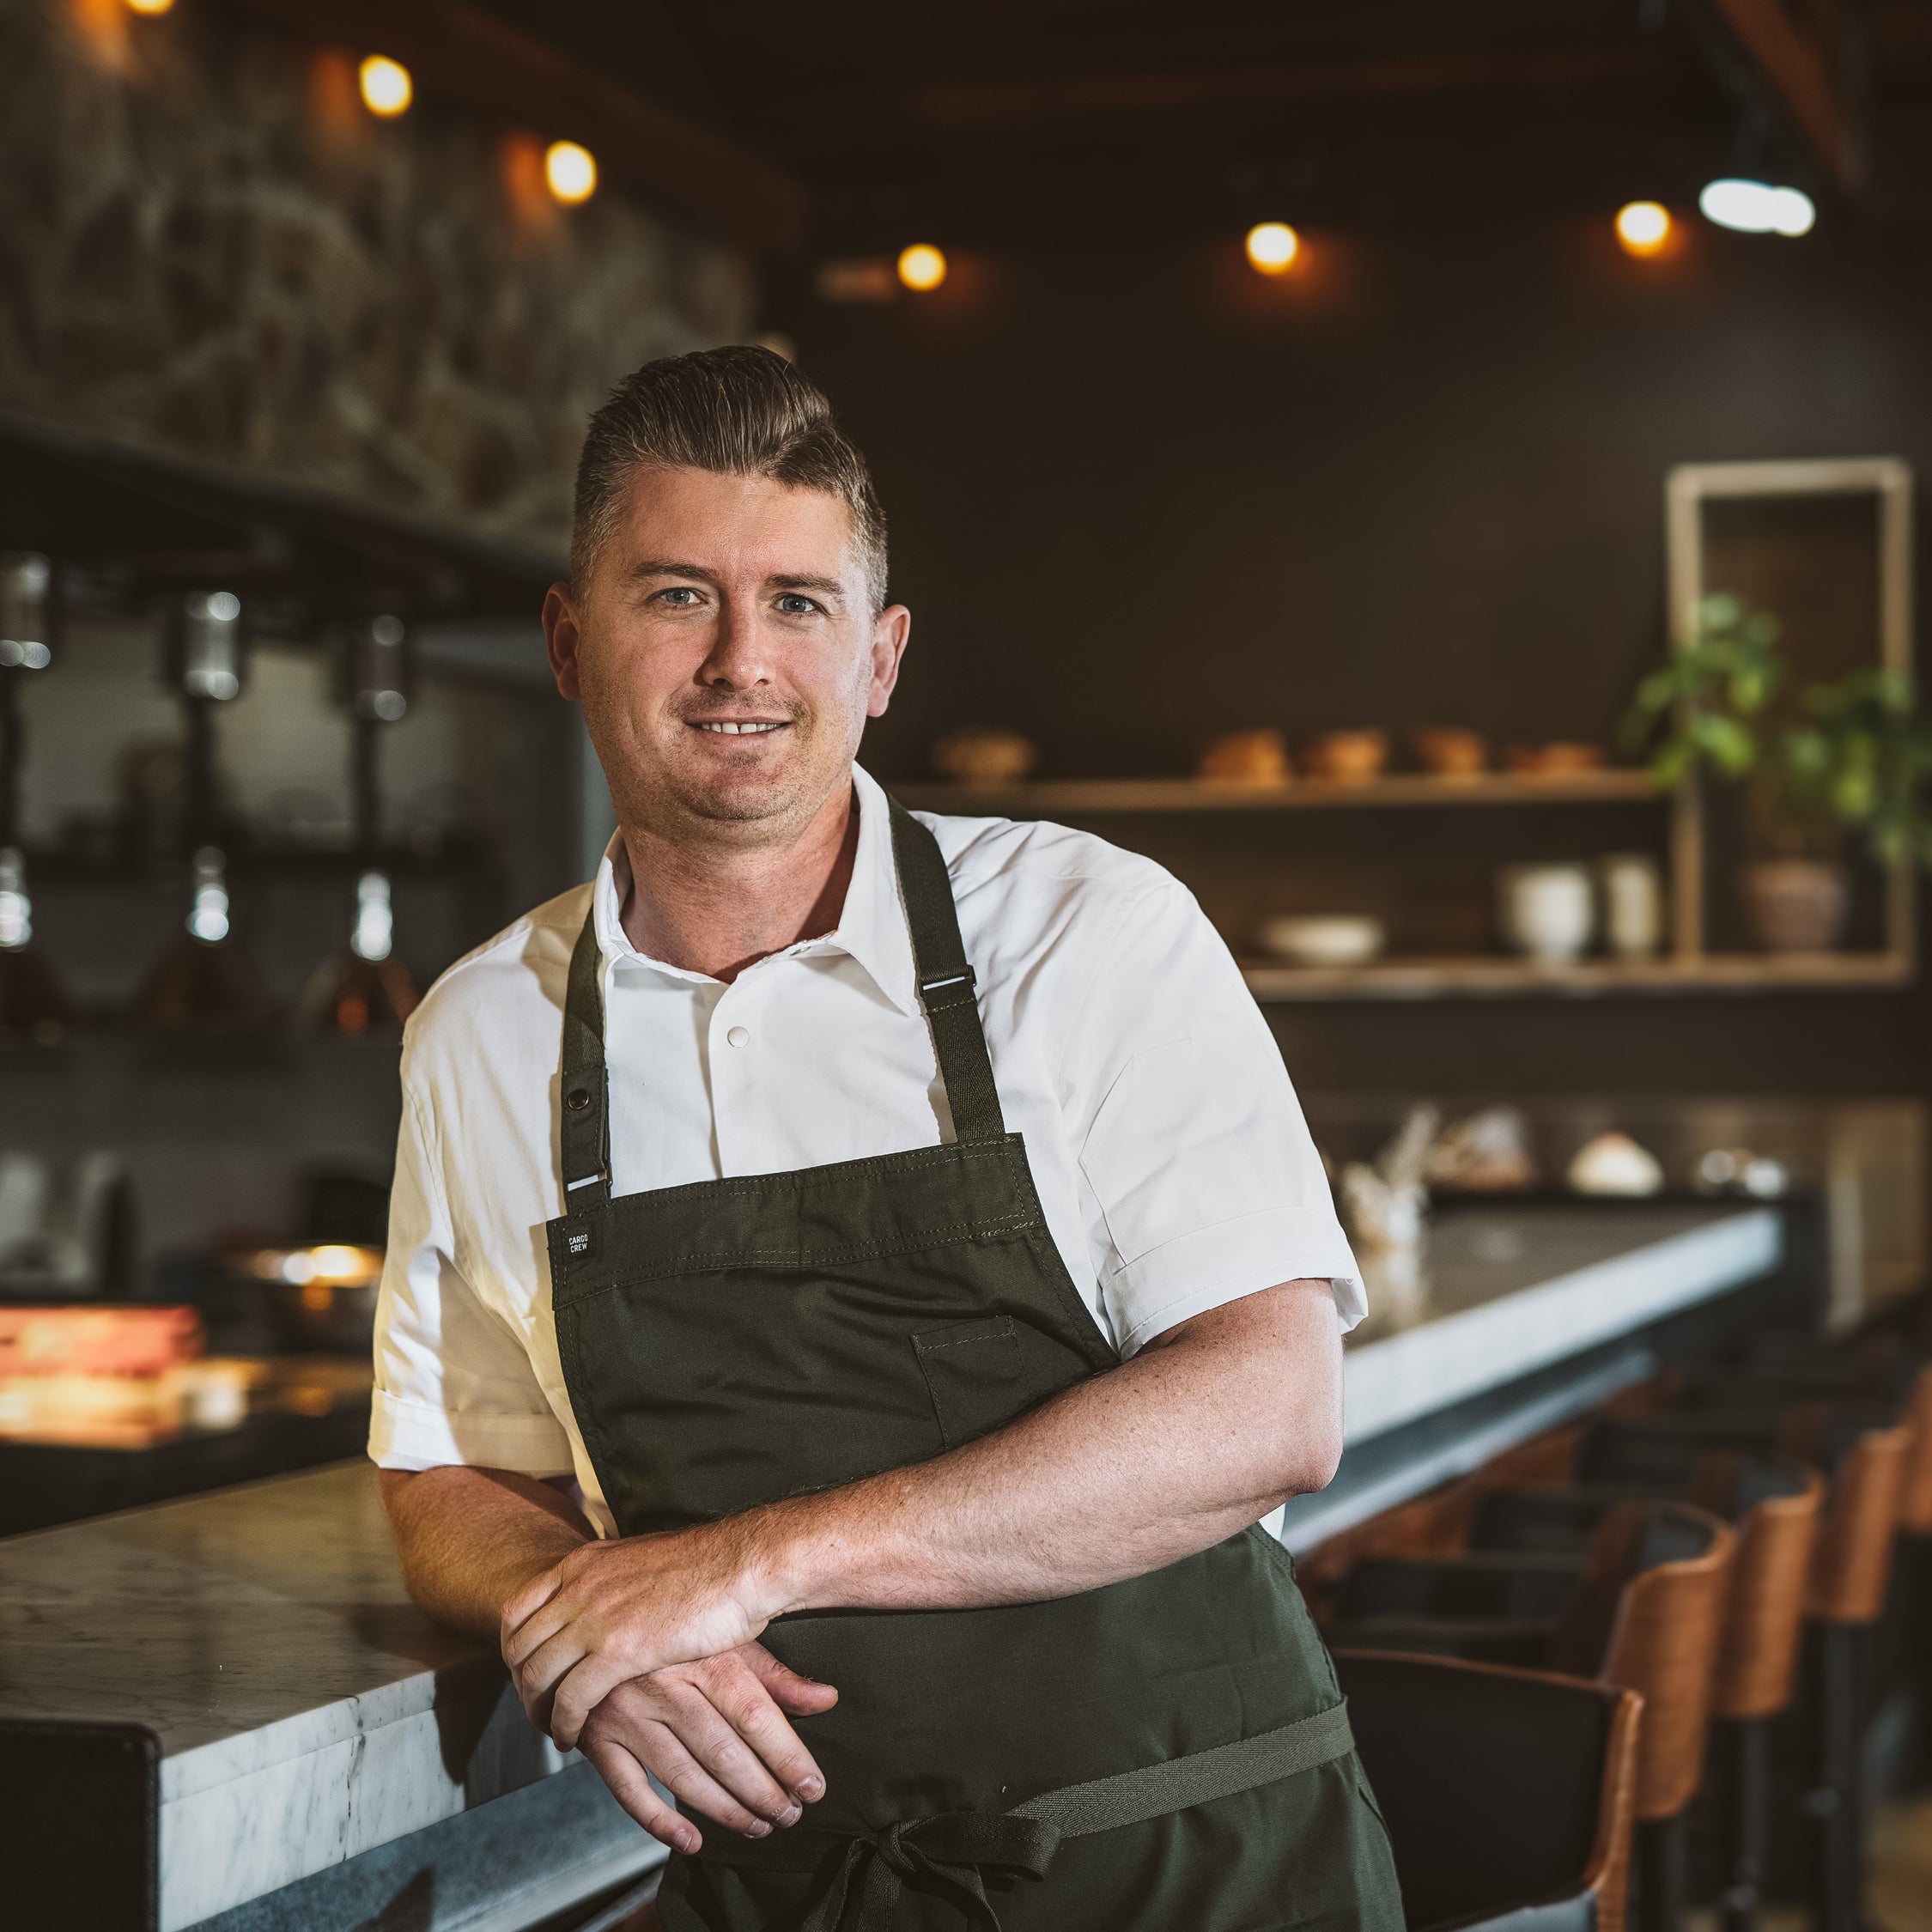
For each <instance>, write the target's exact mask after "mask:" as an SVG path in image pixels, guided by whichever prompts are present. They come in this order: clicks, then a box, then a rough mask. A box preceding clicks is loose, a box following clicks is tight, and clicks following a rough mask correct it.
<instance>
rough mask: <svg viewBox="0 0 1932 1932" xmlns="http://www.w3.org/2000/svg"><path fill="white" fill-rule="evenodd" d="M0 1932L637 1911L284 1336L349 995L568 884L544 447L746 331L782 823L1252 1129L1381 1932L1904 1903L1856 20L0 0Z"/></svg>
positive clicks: (1923, 83)
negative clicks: (1295, 1301) (959, 892)
mask: <svg viewBox="0 0 1932 1932" xmlns="http://www.w3.org/2000/svg"><path fill="white" fill-rule="evenodd" d="M0 155H3V157H4V163H3V165H0V264H3V266H0V1820H6V1822H5V1823H4V1824H0V1844H4V1845H5V1846H6V1848H7V1849H6V1853H5V1858H4V1869H5V1874H6V1875H5V1877H4V1878H3V1879H0V1888H3V1891H0V1921H3V1922H4V1923H8V1924H9V1925H16V1924H17V1925H19V1926H20V1927H21V1928H22V1932H28V1929H32V1932H39V1929H41V1928H46V1929H48V1932H53V1929H56V1928H58V1929H60V1932H95V1929H100V1932H124V1929H126V1932H185V1929H187V1928H191V1927H192V1928H197V1929H199V1932H280V1929H285V1928H286V1929H294V1928H302V1929H304V1932H458V1929H462V1932H483V1929H488V1932H538V1929H539V1928H541V1929H543V1932H615V1929H617V1928H618V1927H633V1926H639V1925H641V1924H643V1923H647V1920H646V1919H645V1918H643V1917H641V1916H640V1915H641V1913H644V1912H647V1911H648V1910H649V1906H648V1900H649V1898H650V1895H651V1890H652V1887H653V1885H654V1884H655V1882H656V1877H657V1873H658V1870H659V1864H660V1863H661V1860H662V1857H663V1852H662V1850H661V1848H660V1847H659V1846H658V1845H657V1844H655V1842H654V1841H653V1840H652V1839H651V1838H648V1837H647V1835H646V1834H645V1833H644V1832H642V1831H641V1829H639V1827H638V1826H635V1824H633V1823H632V1822H631V1821H630V1820H629V1819H628V1818H627V1817H626V1816H625V1815H624V1814H623V1812H622V1811H621V1810H619V1809H618V1807H617V1805H616V1804H615V1802H614V1801H612V1800H611V1798H610V1797H609V1795H608V1794H606V1793H605V1791H604V1789H603V1787H602V1786H601V1785H600V1784H599V1783H598V1781H597V1779H596V1777H594V1775H593V1774H592V1772H591V1771H590V1769H589V1767H588V1765H586V1764H585V1763H584V1762H583V1761H582V1760H581V1759H579V1758H577V1757H575V1756H574V1755H561V1754H559V1753H558V1752H557V1751H556V1749H555V1747H553V1746H552V1745H551V1744H550V1741H549V1740H548V1739H547V1738H544V1737H543V1736H541V1735H539V1734H538V1733H537V1732H535V1731H533V1730H532V1729H531V1728H529V1727H528V1726H527V1725H526V1723H525V1722H524V1720H523V1717H522V1714H521V1711H520V1710H519V1707H518V1705H517V1702H516V1699H515V1698H514V1697H513V1695H511V1694H510V1692H509V1691H508V1689H507V1686H506V1682H505V1678H504V1673H503V1670H502V1667H501V1663H500V1662H498V1661H497V1660H496V1659H495V1657H494V1656H490V1655H486V1654H485V1653H484V1652H483V1650H482V1649H479V1648H478V1647H477V1645H475V1644H473V1643H470V1642H469V1641H467V1640H466V1639H464V1638H461V1637H457V1636H455V1635H453V1634H452V1633H450V1632H448V1631H444V1630H441V1629H440V1628H439V1627H438V1626H437V1625H434V1624H433V1623H432V1622H431V1621H430V1620H429V1619H428V1618H426V1617H425V1616H423V1615H422V1613H420V1612H419V1611H417V1610H416V1609H415V1608H413V1607H411V1605H410V1602H409V1600H408V1598H407V1595H406V1594H405V1592H404V1588H403V1584H402V1581H401V1577H400V1573H399V1571H398V1568H397V1564H396V1558H395V1556H394V1553H393V1552H392V1547H391V1544H390V1540H389V1533H388V1529H387V1527H386V1522H385V1520H384V1518H383V1516H382V1513H381V1510H380V1505H379V1504H378V1503H377V1501H376V1499H375V1492H374V1472H373V1471H372V1470H371V1469H370V1467H369V1466H368V1462H367V1460H366V1458H365V1456H364V1448H365V1443H366V1440H367V1437H368V1421H369V1407H370V1390H371V1385H372V1371H371V1366H370V1338H371V1332H372V1323H373V1321H374V1305H375V1297H376V1291H377V1285H378V1284H379V1282H380V1277H381V1272H382V1267H383V1260H384V1245H385V1242H386V1229H387V1202H388V1190H389V1180H390V1173H391V1167H392V1160H393V1157H394V1151H395V1144H396V1137H397V1132H398V1120H399V1114H400V1103H399V1097H398V1054H399V1049H400V1040H401V1032H402V1026H403V1024H404V1021H405V1020H406V1019H407V1018H408V1016H409V1014H410V1012H411V1011H412V1010H413V1009H414V1007H415V1005H416V1003H417V1001H418V1000H419V999H421V997H422V993H424V992H425V990H426V989H427V988H428V987H429V986H430V985H431V983H432V982H433V981H434V980H435V978H436V977H437V975H439V974H440V973H441V972H442V971H443V970H444V969H446V968H447V967H448V966H449V965H450V964H451V963H453V962H454V961H456V960H457V959H459V957H462V956H463V955H464V954H465V952H467V951H469V950H470V949H471V948H472V947H474V946H476V945H478V944H480V943H481V942H482V941H483V940H484V939H487V938H489V936H490V935H491V934H492V933H495V932H497V931H498V930H499V929H501V927H504V926H505V925H506V924H507V923H508V922H509V921H510V920H512V919H513V918H514V917H516V916H517V915H518V914H519V913H520V912H522V911H523V910H524V909H525V908H528V907H531V906H532V905H534V904H537V903H538V902H541V901H544V900H546V899H548V898H550V897H551V896H555V895H556V894H558V893H561V892H563V891H566V890H569V889H570V888H572V887H573V886H575V885H577V884H580V882H581V881H583V880H584V879H586V878H589V877H590V876H591V874H592V872H593V871H594V870H595V868H596V866H597V864H598V859H599V857H600V855H601V854H602V853H603V852H604V850H605V847H606V844H607V843H608V841H609V840H610V838H611V834H612V832H613V829H614V828H615V824H616V819H615V816H614V813H613V811H612V807H611V799H610V795H609V793H608V791H607V789H606V788H605V783H604V781H603V777H602V775H601V773H600V771H599V769H598V763H597V761H596V758H595V756H594V755H593V754H592V751H591V749H590V745H589V742H588V739H587V738H586V734H585V732H584V729H583V726H582V723H581V720H580V714H579V712H578V710H577V708H575V707H574V705H572V704H570V703H567V702H565V701H564V700H563V699H562V698H561V697H560V696H558V694H557V691H556V686H555V683H554V681H553V679H552V677H551V674H550V669H549V665H548V663H547V660H546V657H545V652H544V635H543V631H542V629H541V627H540V624H539V623H538V614H539V611H540V610H541V607H542V604H543V599H544V592H545V589H546V587H547V586H549V585H550V583H551V582H552V581H553V580H556V578H558V577H559V576H561V575H562V574H563V572H564V569H565V563H564V558H565V553H566V550H567V547H568V538H569V529H570V512H571V479H572V473H573V469H574V464H575V460H576V455H577V450H578V445H579V442H580V438H581V435H582V432H583V427H584V423H585V421H586V418H587V416H588V415H589V413H590V412H591V411H592V410H593V409H595V408H596V407H597V405H598V404H599V402H600V401H601V400H602V399H603V398H604V397H605V394H606V393H607V392H608V391H609V389H610V387H611V385H612V384H613V383H614V382H615V381H617V380H618V379H619V378H620V377H621V376H623V374H626V373H627V372H629V371H630V370H631V369H633V368H636V367H637V366H638V365H639V364H640V363H641V362H643V361H647V360H648V359H650V358H653V357H655V356H660V355H676V354H680V353H683V352H684V351H687V350H691V349H702V348H706V347H710V346H714V345H719V344H724V343H762V344H763V345H765V346H767V347H769V348H770V349H774V350H775V351H776V352H777V353H778V354H780V355H783V356H785V357H786V358H787V360H789V361H794V362H795V363H796V364H797V366H798V367H799V368H800V369H802V370H803V371H804V372H805V374H808V375H809V376H810V377H811V379H812V380H813V381H815V382H816V383H817V384H818V385H819V386H821V387H823V389H824V391H825V392H827V394H828V395H829V397H830V398H832V400H833V403H834V404H835V407H836V409H837V410H838V412H839V417H840V421H841V424H842V425H843V426H844V428H846V430H847V431H848V434H850V435H851V437H852V438H853V440H854V441H855V442H856V443H857V445H858V446H859V447H860V448H861V449H862V450H863V451H864V452H865V453H866V456H867V458H868V459H869V461H870V463H871V465H872V471H873V473H874V476H875V477H876V479H877V481H878V489H879V492H880V495H881V496H882V498H883V501H884V505H885V507H886V509H887V512H888V513H889V516H890V523H891V536H892V565H891V591H892V596H893V598H894V599H895V600H896V601H899V602H903V603H904V604H906V605H909V606H910V608H911V610H912V611H913V612H914V627H913V641H912V647H911V650H910V652H909V653H908V658H907V663H906V670H905V674H904V677H903V678H902V683H901V684H900V686H899V689H898V691H897V693H896V696H895V698H894V701H893V703H892V705H891V708H890V711H889V712H888V713H887V714H885V715H884V716H883V717H881V718H879V719H878V720H876V721H875V722H874V723H873V724H872V726H871V727H870V728H869V729H868V731H867V733H866V740H865V744H864V748H863V750H862V752H861V758H862V762H864V764H865V766H866V769H867V770H869V771H870V772H871V773H872V775H873V776H875V777H876V778H878V780H879V781H881V782H882V783H884V785H885V786H886V787H888V789H889V790H890V791H891V792H892V793H894V795H895V796H896V797H897V798H898V799H901V800H902V802H903V803H905V804H906V805H908V806H911V807H913V808H914V809H915V810H918V811H930V812H939V813H962V814H967V815H971V816H982V817H985V816H993V817H1015V818H1040V819H1048V820H1054V821H1057V822H1060V823H1066V824H1069V825H1072V826H1076V827H1078V828H1080V829H1084V830H1086V831H1090V832H1093V833H1097V834H1098V835H1101V836H1103V837H1104V838H1106V839H1109V840H1110V841H1114V842H1115V843H1116V844H1119V845H1121V846H1124V847H1126V848H1129V849H1131V850H1133V851H1134V852H1137V853H1140V854H1146V855H1148V856H1149V857H1151V858H1152V859H1154V860H1157V861H1158V862H1159V863H1160V864H1162V865H1163V866H1166V867H1167V868H1168V869H1169V870H1170V871H1171V872H1173V873H1174V874H1175V875H1176V877H1177V878H1179V879H1180V880H1181V881H1182V883H1183V884H1185V885H1186V886H1187V887H1188V889H1189V890H1191V891H1192V892H1193V893H1194V895H1195V896H1196V897H1197V898H1198V900H1199V901H1200V905H1201V906H1202V908H1204V909H1205V911H1206V913H1207V914H1208V916H1209V917H1210V918H1211V920H1212V922H1213V924H1214V925H1215V927H1217V928H1218V931H1219V932H1220V933H1221V935H1222V936H1223V938H1224V939H1225V940H1226V942H1227V945H1228V946H1229V948H1230V950H1231V951H1232V953H1233V955H1234V956H1235V957H1236V960H1237V962H1238V963H1239V965H1240V968H1241V969H1242V973H1243V975H1244V976H1245V978H1246V981H1247V983H1248V986H1249V988H1250V990H1251V991H1252V993H1253V994H1254V997H1255V1000H1256V1001H1257V1002H1258V1003H1259V1005H1260V1009H1261V1012H1262V1013H1263V1015H1264V1016H1265V1018H1266V1019H1267V1024H1268V1026H1269V1028H1270V1030H1272V1032H1273V1036H1274V1038H1275V1040H1276V1042H1278V1044H1279V1049H1280V1052H1281V1054H1282V1056H1283V1059H1284V1060H1285V1064H1286V1066H1287V1068H1288V1071H1289V1072H1290V1074H1291V1077H1292V1078H1293V1080H1294V1082H1295V1085H1296V1089H1297V1092H1298V1094H1299V1096H1300V1098H1301V1102H1302V1104H1303V1108H1304V1109H1305V1111H1306V1114H1307V1116H1308V1119H1309V1124H1310V1127H1311V1128H1312V1130H1313V1133H1314V1135H1315V1141H1316V1143H1317V1145H1318V1146H1319V1148H1320V1150H1321V1154H1322V1156H1323V1158H1324V1161H1325V1163H1326V1165H1327V1170H1328V1172H1329V1175H1330V1178H1331V1180H1332V1182H1333V1184H1334V1190H1335V1195H1336V1200H1337V1202H1338V1205H1339V1207H1340V1212H1341V1214H1342V1217H1343V1220H1344V1224H1345V1225H1346V1229H1347V1230H1348V1233H1349V1235H1350V1237H1351V1240H1352V1244H1353V1246H1354V1249H1355V1252H1356V1254H1357V1255H1358V1259H1359V1261H1360V1264H1361V1267H1362V1269H1363V1271H1364V1279H1365V1280H1366V1282H1367V1284H1368V1287H1369V1294H1370V1317H1369V1320H1368V1321H1366V1322H1365V1323H1364V1325H1363V1326H1362V1327H1360V1328H1359V1329H1358V1330H1357V1331H1356V1332H1355V1333H1354V1334H1352V1335H1351V1336H1350V1337H1349V1338H1348V1347H1347V1353H1346V1379H1347V1421H1346V1450H1345V1452H1344V1455H1343V1458H1342V1462H1341V1467H1340V1473H1339V1474H1338V1476H1337V1477H1336V1479H1335V1480H1334V1482H1333V1483H1332V1484H1331V1485H1329V1486H1328V1487H1327V1489H1325V1490H1323V1491H1321V1492H1317V1493H1315V1494H1310V1495H1307V1496H1302V1497H1297V1498H1295V1499H1294V1500H1293V1501H1292V1502H1291V1503H1290V1504H1288V1505H1287V1508H1286V1510H1285V1512H1283V1513H1282V1514H1281V1515H1279V1516H1278V1517H1277V1518H1275V1519H1273V1520H1272V1522H1271V1525H1270V1527H1271V1528H1273V1532H1274V1533H1275V1534H1277V1535H1279V1537H1280V1539H1281V1540H1282V1541H1283V1542H1284V1543H1285V1545H1286V1546H1287V1547H1288V1549H1289V1550H1290V1551H1291V1552H1292V1554H1293V1556H1294V1557H1295V1558H1296V1561H1297V1564H1298V1567H1299V1571H1300V1577H1301V1582H1302V1586H1303V1590H1304V1593H1305V1594H1306V1595H1307V1596H1308V1598H1309V1602H1310V1604H1311V1606H1312V1607H1313V1608H1314V1610H1315V1613H1316V1617H1317V1620H1318V1622H1319V1623H1320V1624H1321V1627H1322V1629H1323V1633H1324V1635H1325V1637H1326V1638H1327V1641H1328V1643H1330V1645H1331V1646H1332V1648H1333V1649H1334V1651H1335V1652H1336V1653H1337V1657H1338V1669H1339V1671H1340V1680H1341V1683H1342V1687H1343V1689H1344V1690H1345V1691H1346V1692H1347V1694H1348V1697H1349V1699H1350V1704H1351V1709H1352V1713H1353V1722H1354V1726H1355V1734H1356V1736H1357V1739H1358V1744H1359V1747H1360V1749H1361V1752H1362V1754H1363V1758H1364V1762H1365V1764H1366V1765H1367V1767H1368V1770H1369V1772H1370V1777H1372V1779H1373V1781H1374V1783H1375V1786H1376V1791H1377V1793H1378V1794H1379V1795H1380V1797H1381V1799H1382V1806H1383V1808H1384V1810H1385V1811H1386V1813H1387V1814H1388V1821H1389V1826H1390V1832H1391V1836H1392V1838H1393V1840H1394V1848H1395V1856H1396V1862H1397V1868H1398V1871H1399V1874H1400V1879H1401V1884H1402V1890H1403V1896H1404V1904H1405V1911H1406V1915H1407V1919H1408V1923H1409V1924H1410V1925H1411V1926H1412V1927H1413V1928H1415V1929H1417V1932H1420V1929H1422V1928H1431V1929H1442V1932H1447V1929H1449V1928H1450V1927H1457V1928H1461V1927H1476V1926H1485V1927H1486V1926H1490V1925H1492V1924H1493V1925H1500V1924H1501V1923H1504V1921H1505V1920H1507V1921H1509V1922H1510V1923H1511V1924H1512V1926H1514V1927H1516V1928H1517V1929H1519V1932H1528V1929H1532V1928H1533V1929H1534V1932H1559V1929H1561V1932H1568V1929H1570V1928H1577V1929H1590V1928H1594V1929H1595V1932H1622V1929H1623V1928H1625V1926H1628V1927H1630V1928H1631V1929H1632V1932H1638V1929H1641V1932H1716V1928H1718V1927H1719V1926H1720V1925H1721V1926H1722V1929H1723V1932H1753V1929H1756V1928H1762V1929H1763V1932H1801V1929H1802V1928H1814V1929H1816V1932H1856V1929H1857V1928H1860V1927H1867V1926H1869V1927H1873V1928H1879V1929H1883V1932H1932V1701H1929V1700H1932V1298H1929V1296H1932V1284H1929V1279H1928V1242H1929V1238H1932V1237H1929V1231H1928V1207H1927V1203H1928V1183H1929V1182H1932V1146H1929V1142H1928V1125H1927V1122H1928V1108H1929V1106H1932V990H1929V987H1928V984H1927V981H1926V977H1925V975H1924V974H1923V970H1922V966H1921V961H1920V942H1919V939H1918V926H1919V919H1920V909H1921V906H1922V902H1923V893H1922V879H1923V876H1924V874H1925V873H1926V872H1927V871H1928V869H1932V710H1929V709H1928V708H1926V707H1925V701H1924V699H1923V696H1922V695H1921V694H1919V692H1918V691H1917V686H1916V683H1915V675H1916V668H1917V649H1918V635H1919V630H1920V628H1921V627H1920V620H1919V618H1918V616H1917V609H1916V606H1915V575H1916V573H1917V566H1918V562H1919V559H1920V558H1921V557H1922V556H1923V555H1924V554H1925V541H1926V539H1925V531H1926V515H1925V511H1924V509H1923V505H1922V499H1921V496H1920V494H1919V482H1918V479H1919V477H1920V476H1921V474H1922V473H1923V472H1925V471H1927V470H1928V469H1932V0H1615V3H1610V0H1572V4H1571V5H1569V6H1567V7H1564V8H1562V9H1552V8H1545V7H1527V6H1523V5H1521V4H1517V3H1516V0H1459V3H1455V4H1451V3H1449V0H1373V3H1370V4H1364V5H1360V6H1357V7H1352V8H1349V9H1329V10H1321V9H1308V8H1294V9H1284V8H1279V7H1275V6H1269V5H1266V4H1262V3H1261V0H1194V3H1193V4H1190V5H1185V6H1183V5H1181V4H1178V3H1177V0H994V3H992V4H982V5H979V6H966V5H962V4H957V3H955V0H945V3H942V4H935V5H930V6H927V7H924V8H904V7H887V6H885V5H883V4H880V3H878V0H821V3H820V4H818V5H817V6H814V7H811V8H804V9H801V8H793V7H787V6H781V5H778V4H775V3H774V0H708V4H705V5H702V6H700V5H694V4H689V3H687V0H625V3H623V4H618V3H617V0H564V3H562V4H560V3H557V0H550V3H547V4H544V3H539V0H383V3H381V4H378V3H376V0H337V3H336V4H334V5H332V6H331V7H329V8H327V9H313V8H310V7H307V6H304V5H300V4H297V3H295V0H0ZM1472 1666H1474V1667H1480V1668H1470V1667H1472ZM217 1673H219V1675H217ZM6 1893H10V1894H11V1898H12V1902H11V1904H8V1903H7V1902H6V1900H5V1894H6ZM16 1915H17V1916H16ZM962 1923H964V1922H963V1921H962Z"/></svg>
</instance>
